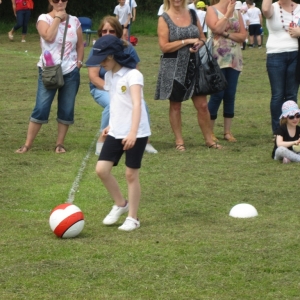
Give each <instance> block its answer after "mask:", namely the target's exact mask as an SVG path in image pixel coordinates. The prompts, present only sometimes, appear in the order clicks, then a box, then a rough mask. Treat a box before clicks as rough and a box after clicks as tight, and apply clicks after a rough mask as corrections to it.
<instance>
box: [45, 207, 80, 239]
mask: <svg viewBox="0 0 300 300" xmlns="http://www.w3.org/2000/svg"><path fill="white" fill-rule="evenodd" d="M49 224H50V228H51V229H52V231H53V232H54V234H55V235H56V236H58V237H60V238H63V239H67V238H73V237H75V236H77V235H78V234H79V233H80V232H81V231H82V229H83V227H84V215H83V213H82V211H81V210H80V208H79V207H77V206H76V205H74V204H71V203H64V204H60V205H58V206H56V207H55V208H54V209H53V210H52V211H51V214H50V218H49Z"/></svg>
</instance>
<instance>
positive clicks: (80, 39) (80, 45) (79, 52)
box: [76, 27, 84, 69]
mask: <svg viewBox="0 0 300 300" xmlns="http://www.w3.org/2000/svg"><path fill="white" fill-rule="evenodd" d="M76 51H77V68H79V69H80V68H81V67H82V61H83V56H84V45H83V37H82V30H81V27H79V28H78V29H77V44H76Z"/></svg>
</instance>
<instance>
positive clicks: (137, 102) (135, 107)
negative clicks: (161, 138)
mask: <svg viewBox="0 0 300 300" xmlns="http://www.w3.org/2000/svg"><path fill="white" fill-rule="evenodd" d="M130 95H131V99H132V119H131V128H130V132H129V133H128V135H127V136H126V138H124V139H123V141H122V144H123V145H124V148H123V149H124V150H128V149H130V148H132V147H133V146H134V144H135V142H136V136H137V132H138V129H139V124H140V120H141V112H142V97H141V95H142V86H141V85H139V84H134V85H132V86H130Z"/></svg>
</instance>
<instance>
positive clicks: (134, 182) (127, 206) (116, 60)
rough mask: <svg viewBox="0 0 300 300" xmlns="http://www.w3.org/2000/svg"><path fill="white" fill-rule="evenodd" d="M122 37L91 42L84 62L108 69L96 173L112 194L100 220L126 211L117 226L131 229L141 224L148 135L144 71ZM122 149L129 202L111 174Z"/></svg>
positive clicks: (110, 220)
mask: <svg viewBox="0 0 300 300" xmlns="http://www.w3.org/2000/svg"><path fill="white" fill-rule="evenodd" d="M123 43H124V42H123V41H122V40H120V39H119V38H117V37H116V36H113V35H105V36H102V37H101V38H100V39H98V40H97V41H96V43H95V44H94V46H93V55H92V56H91V57H90V58H89V59H88V60H87V62H86V64H89V65H91V64H92V65H96V64H100V65H101V66H102V67H104V68H105V69H106V70H107V73H106V74H105V86H104V88H105V89H106V90H107V91H108V92H109V96H110V117H109V126H108V127H107V128H105V129H104V130H103V132H102V134H103V135H104V136H106V139H105V142H104V145H103V148H102V151H101V153H100V156H99V160H98V162H97V165H96V173H97V175H98V176H99V177H100V179H101V180H102V182H103V184H104V186H105V187H106V189H107V191H108V192H109V193H110V195H111V197H112V198H113V200H114V202H115V205H113V207H112V210H111V211H110V213H109V214H108V215H107V216H106V217H105V218H104V220H103V224H105V225H111V224H114V223H116V222H117V221H118V219H119V217H120V216H121V215H122V214H124V213H126V212H128V217H127V218H126V220H125V222H124V223H123V225H122V226H120V227H119V229H120V230H124V231H131V230H134V229H136V228H139V227H140V221H139V219H138V216H137V213H138V206H139V202H140V197H141V187H140V182H139V168H140V167H141V161H142V157H143V154H144V150H145V147H146V144H147V140H148V137H149V136H150V135H151V132H150V126H149V121H148V116H147V112H146V108H145V103H144V98H143V85H144V80H143V75H142V74H141V73H140V72H139V71H138V70H137V69H135V68H136V61H135V60H134V58H133V57H132V56H131V55H129V54H126V53H124V45H123ZM124 152H125V155H126V158H125V164H126V175H125V176H126V181H127V186H128V202H127V200H125V198H124V197H123V195H122V193H121V190H120V187H119V185H118V182H117V180H116V179H115V177H114V176H113V175H112V174H111V170H112V167H113V166H117V165H118V162H119V160H120V158H121V156H122V155H123V153H124Z"/></svg>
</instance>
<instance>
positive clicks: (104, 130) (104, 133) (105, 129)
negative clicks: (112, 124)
mask: <svg viewBox="0 0 300 300" xmlns="http://www.w3.org/2000/svg"><path fill="white" fill-rule="evenodd" d="M108 132H109V126H107V127H106V128H104V129H103V131H102V134H101V135H102V136H103V137H106V136H107V135H108Z"/></svg>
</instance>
